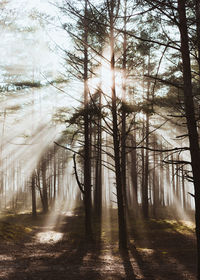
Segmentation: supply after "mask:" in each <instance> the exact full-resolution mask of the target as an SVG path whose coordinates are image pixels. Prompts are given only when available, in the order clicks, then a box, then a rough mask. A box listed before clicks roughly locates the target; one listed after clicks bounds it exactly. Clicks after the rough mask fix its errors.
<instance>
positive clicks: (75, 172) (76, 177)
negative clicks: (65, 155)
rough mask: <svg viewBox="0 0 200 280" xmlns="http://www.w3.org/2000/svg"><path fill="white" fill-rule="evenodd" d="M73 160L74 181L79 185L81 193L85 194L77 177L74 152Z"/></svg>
mask: <svg viewBox="0 0 200 280" xmlns="http://www.w3.org/2000/svg"><path fill="white" fill-rule="evenodd" d="M73 162H74V174H75V177H76V182H77V184H78V186H79V189H80V191H81V192H82V194H85V191H84V189H83V184H81V182H80V180H79V177H78V173H77V168H76V154H75V153H74V154H73Z"/></svg>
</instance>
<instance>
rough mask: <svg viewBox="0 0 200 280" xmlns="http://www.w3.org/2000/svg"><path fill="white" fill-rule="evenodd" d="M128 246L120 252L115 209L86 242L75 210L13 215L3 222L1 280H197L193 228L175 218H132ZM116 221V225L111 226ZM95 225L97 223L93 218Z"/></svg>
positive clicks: (0, 248) (0, 257)
mask: <svg viewBox="0 0 200 280" xmlns="http://www.w3.org/2000/svg"><path fill="white" fill-rule="evenodd" d="M130 221H131V223H129V224H130V226H129V240H130V244H129V248H128V250H127V252H119V250H118V244H117V237H118V234H117V217H116V211H114V210H113V211H111V212H109V214H108V213H107V214H106V215H104V222H103V223H102V227H101V228H102V229H101V231H99V227H97V226H96V229H95V231H96V241H95V242H94V243H93V244H87V243H86V242H85V241H84V227H83V216H82V215H81V216H80V215H78V214H76V212H75V213H63V214H62V215H61V214H59V215H57V216H56V215H55V214H54V215H53V216H50V215H48V216H45V222H44V216H43V215H39V216H38V218H37V219H36V220H33V219H32V217H31V215H30V214H21V215H10V216H7V217H6V218H3V219H1V220H0V279H4V280H11V279H12V280H23V279H27V280H33V279H34V280H44V279H45V280H46V279H47V280H64V279H67V280H75V279H76V280H79V279H81V280H111V279H112V280H119V279H129V280H132V279H138V280H139V279H152V280H158V279H159V280H160V279H166V280H167V279H170V280H175V279H177V280H184V279H187V280H188V279H191V280H194V279H196V277H195V270H196V253H195V235H194V226H193V225H191V224H186V223H182V222H178V221H176V220H164V219H162V220H161V219H160V220H155V219H151V220H149V221H146V222H144V221H142V220H141V219H140V220H138V219H137V220H135V219H134V218H132V217H131V218H130ZM110 225H112V226H110ZM94 226H95V222H94Z"/></svg>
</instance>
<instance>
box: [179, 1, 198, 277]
mask: <svg viewBox="0 0 200 280" xmlns="http://www.w3.org/2000/svg"><path fill="white" fill-rule="evenodd" d="M185 5H186V1H185V0H178V14H179V29H180V35H181V55H182V62H183V81H184V88H183V90H184V105H185V114H186V120H187V129H188V134H189V145H190V154H191V164H192V172H193V180H194V190H195V222H196V238H197V258H198V263H197V275H198V276H197V277H198V279H200V154H199V141H198V132H197V125H196V119H195V112H194V100H193V95H192V77H191V64H190V52H189V39H188V30H187V19H186V8H185Z"/></svg>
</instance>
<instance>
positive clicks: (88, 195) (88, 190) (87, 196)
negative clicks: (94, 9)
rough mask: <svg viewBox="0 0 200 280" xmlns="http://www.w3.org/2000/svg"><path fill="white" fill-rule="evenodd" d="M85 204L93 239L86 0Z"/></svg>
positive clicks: (86, 10) (86, 7)
mask: <svg viewBox="0 0 200 280" xmlns="http://www.w3.org/2000/svg"><path fill="white" fill-rule="evenodd" d="M84 13H85V14H84V107H85V114H84V190H85V193H84V205H85V234H86V238H87V239H88V240H91V239H92V222H91V211H92V197H91V159H90V151H91V145H90V131H89V127H90V122H89V114H88V111H89V110H88V109H89V108H88V107H89V99H88V95H89V90H88V26H87V25H88V19H87V15H88V1H87V0H85V11H84Z"/></svg>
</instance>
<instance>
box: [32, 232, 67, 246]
mask: <svg viewBox="0 0 200 280" xmlns="http://www.w3.org/2000/svg"><path fill="white" fill-rule="evenodd" d="M62 237H63V233H61V232H56V231H53V230H51V231H46V232H39V233H38V234H37V235H36V239H37V241H38V242H39V243H56V242H58V241H59V240H61V239H62Z"/></svg>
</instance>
